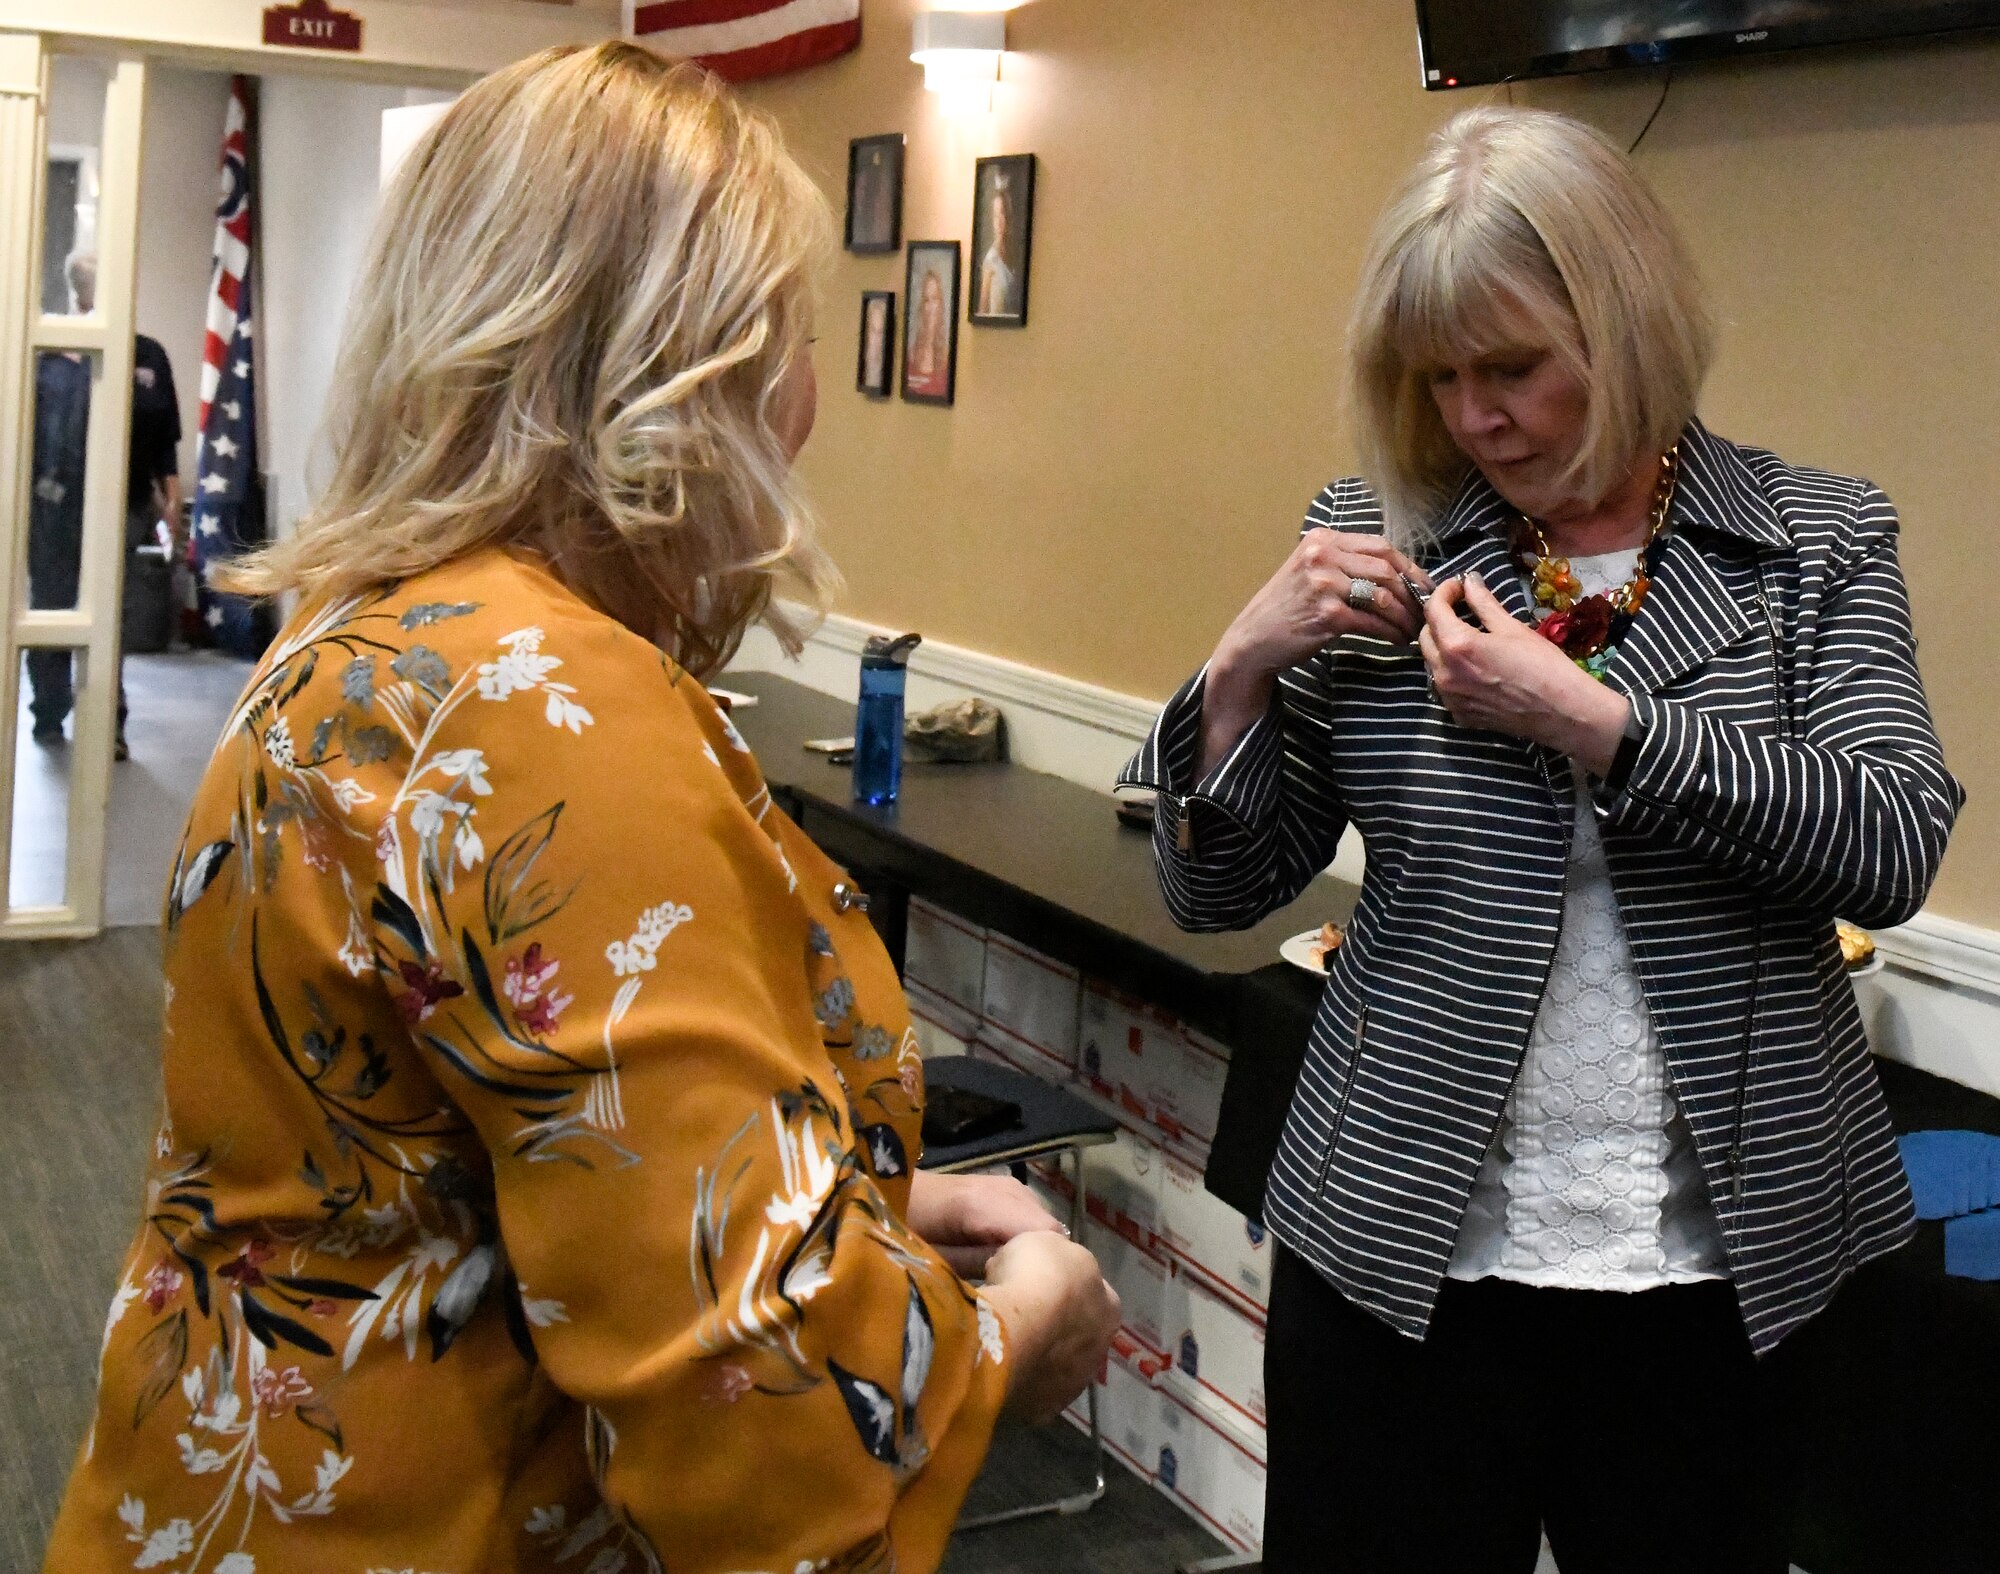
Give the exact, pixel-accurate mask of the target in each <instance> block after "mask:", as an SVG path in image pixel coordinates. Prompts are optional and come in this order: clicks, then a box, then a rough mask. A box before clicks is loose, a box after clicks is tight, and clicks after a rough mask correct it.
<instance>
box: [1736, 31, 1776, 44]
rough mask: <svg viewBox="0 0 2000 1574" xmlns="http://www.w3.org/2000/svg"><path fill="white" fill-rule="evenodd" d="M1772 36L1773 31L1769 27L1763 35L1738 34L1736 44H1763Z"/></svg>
mask: <svg viewBox="0 0 2000 1574" xmlns="http://www.w3.org/2000/svg"><path fill="white" fill-rule="evenodd" d="M1770 36H1771V30H1770V29H1769V28H1768V27H1767V28H1765V29H1764V30H1763V31H1762V32H1761V33H1738V34H1737V35H1736V42H1737V43H1739V44H1761V43H1762V42H1763V41H1764V40H1765V39H1767V38H1769V37H1770Z"/></svg>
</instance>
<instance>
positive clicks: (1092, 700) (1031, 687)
mask: <svg viewBox="0 0 2000 1574" xmlns="http://www.w3.org/2000/svg"><path fill="white" fill-rule="evenodd" d="M893 632H898V631H895V630H889V629H883V628H878V627H877V626H875V625H874V624H870V623H863V622H862V621H861V620H860V619H858V618H850V617H839V616H833V617H829V618H827V619H826V621H825V622H824V623H823V624H821V626H820V627H819V629H818V630H817V631H816V632H815V633H814V634H813V636H812V637H811V639H809V640H808V641H807V643H806V648H805V650H804V651H803V652H802V653H801V655H800V657H799V659H798V660H797V661H796V662H794V661H790V660H787V659H786V657H785V655H784V653H783V652H782V651H781V650H780V649H779V648H778V643H777V641H776V640H774V639H773V638H772V637H771V636H770V635H769V634H767V633H765V632H764V631H763V630H762V629H758V630H754V631H753V632H752V633H751V635H750V636H749V637H748V638H747V639H745V640H744V642H743V649H742V651H741V652H740V653H739V654H738V656H737V659H736V663H735V664H736V666H738V667H739V668H742V669H744V670H747V671H752V672H775V673H779V674H782V675H783V676H785V677H789V678H791V679H793V680H795V681H796V682H800V683H803V684H805V685H806V686H807V687H808V688H813V689H818V690H819V691H820V692H822V693H824V694H831V695H833V696H835V697H836V698H839V699H849V700H851V699H852V698H853V696H854V693H855V690H856V688H857V687H858V685H859V681H860V667H861V647H862V645H863V644H864V643H865V642H866V640H867V639H868V637H869V636H870V635H872V634H885V633H893ZM967 695H976V696H978V697H980V698H982V699H987V700H991V701H992V702H993V703H994V704H995V705H998V706H999V707H1000V709H1001V711H1002V712H1003V713H1004V714H1005V715H1006V718H1007V736H1008V742H1009V747H1010V750H1011V755H1012V758H1013V759H1014V760H1015V761H1016V762H1018V763H1019V764H1022V765H1025V766H1027V767H1028V768H1029V769H1030V770H1037V771H1046V772H1047V773H1048V774H1050V775H1052V776H1060V777H1062V778H1063V779H1064V780H1065V781H1072V782H1076V783H1078V784H1079V785H1081V786H1085V787H1089V788H1091V789H1093V790H1095V791H1098V792H1102V793H1107V794H1108V793H1109V792H1110V791H1111V782H1112V779H1113V778H1114V777H1115V776H1116V775H1117V774H1118V769H1119V767H1120V766H1122V765H1123V764H1124V763H1125V761H1126V760H1127V759H1129V758H1130V757H1131V755H1132V752H1133V751H1134V750H1135V749H1136V748H1137V747H1138V746H1139V743H1140V740H1141V739H1143V738H1144V737H1145V736H1146V733H1147V731H1148V730H1149V729H1150V728H1151V727H1152V725H1153V718H1154V717H1155V716H1156V715H1157V714H1158V712H1159V707H1158V705H1157V704H1155V703H1154V702H1152V701H1150V700H1142V699H1136V698H1134V697H1133V696H1131V695H1129V694H1120V693H1118V692H1117V691H1116V690H1113V689H1106V688H1100V687H1099V686H1098V685H1096V684H1094V683H1080V682H1078V681H1077V680H1076V679H1074V678H1065V677H1061V676H1059V675H1057V674H1055V673H1053V672H1043V671H1041V670H1040V669H1038V668H1035V667H1029V666H1024V665H1023V664H1022V663H1020V662H1016V661H1007V660H1005V659H1003V658H1001V657H998V656H988V655H985V654H983V653H981V652H979V651H976V650H968V649H966V648H964V647H963V646H959V645H946V644H941V643H938V642H934V641H929V640H926V641H925V642H924V643H923V644H922V645H920V646H919V647H918V648H917V651H916V654H915V656H914V657H913V658H912V659H911V662H910V687H909V705H910V707H911V708H912V709H913V710H921V709H923V708H925V707H927V706H931V705H937V704H940V703H942V702H944V701H945V700H953V699H963V698H964V697H966V696H967ZM1333 872H1334V873H1335V874H1337V875H1339V876H1341V877H1342V878H1344V879H1348V880H1354V881H1358V880H1359V879H1360V878H1361V847H1360V841H1359V838H1357V837H1356V836H1354V834H1353V833H1352V832H1350V833H1349V834H1348V836H1347V837H1346V838H1345V839H1344V840H1343V841H1342V843H1341V848H1340V852H1339V854H1338V856H1337V857H1336V858H1335V860H1334V864H1333ZM1875 940H1876V946H1877V948H1878V950H1879V951H1880V953H1881V955H1882V956H1883V958H1884V959H1885V960H1886V961H1887V963H1888V965H1887V966H1886V967H1885V968H1884V969H1883V970H1882V971H1881V972H1880V973H1879V974H1877V975H1875V976H1874V977H1872V978H1865V979H1861V980H1859V981H1858V982H1857V983H1856V985H1855V992H1856V994H1857V996H1858V997H1859V999H1860V1002H1861V1010H1862V1016H1863V1018H1864V1020H1865V1021H1866V1022H1867V1024H1868V1033H1869V1039H1870V1041H1871V1042H1872V1043H1873V1045H1874V1046H1875V1050H1876V1052H1877V1053H1878V1054H1881V1055H1885V1056H1887V1057H1888V1058H1890V1059H1892V1060H1899V1061H1902V1062H1904V1063H1905V1064H1907V1065H1911V1066H1916V1067H1918V1068H1919V1069H1921V1070H1924V1071H1930V1072H1934V1073H1936V1074H1937V1075H1939V1076H1943V1077H1949V1078H1951V1079H1952V1080H1953V1081H1955V1082H1963V1083H1965V1084H1967V1085H1968V1086H1971V1087H1975V1088H1978V1089H1980V1090H1981V1091H1983V1092H1986V1093H1991V1094H1994V1095H1995V1096H2000V931H1995V930H1992V929H1982V928H1979V927H1977V926H1976V925H1973V924H1966V923H1960V922H1958V921H1957V920H1955V919H1950V918H1936V917H1932V916H1931V915H1930V914H1927V913H1923V914H1919V915H1918V916H1917V917H1916V918H1914V919H1913V920H1911V921H1910V922H1909V923H1907V924H1903V925H1901V926H1900V927H1898V928H1895V929H1890V930H1885V931H1883V932H1881V933H1879V934H1877V935H1876V937H1875Z"/></svg>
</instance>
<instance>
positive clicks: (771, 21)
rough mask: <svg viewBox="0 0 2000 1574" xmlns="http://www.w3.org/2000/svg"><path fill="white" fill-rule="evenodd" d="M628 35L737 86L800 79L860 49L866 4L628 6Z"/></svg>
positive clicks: (704, 1)
mask: <svg viewBox="0 0 2000 1574" xmlns="http://www.w3.org/2000/svg"><path fill="white" fill-rule="evenodd" d="M625 31H626V33H627V35H628V36H630V37H632V38H637V39H642V40H643V41H644V42H645V43H647V44H648V45H650V46H651V47H653V48H655V49H658V50H660V51H662V52H663V53H666V54H670V55H685V56H687V57H688V58H690V59H692V60H697V61H699V62H700V63H701V64H702V65H705V66H707V67H708V68H709V70H711V71H713V72H714V73H715V74H716V75H717V76H720V77H725V78H727V79H728V80H729V81H731V82H748V81H750V80H752V79H753V78H755V77H772V76H778V75H779V74H781V73H783V72H786V71H799V70H803V69H804V68H805V67H807V66H816V65H818V64H820V63H821V62H822V61H826V60H832V59H834V58H836V57H837V56H840V55H844V54H846V53H847V52H848V51H849V50H850V49H853V48H854V47H855V46H856V45H858V44H859V43H860V42H861V0H625Z"/></svg>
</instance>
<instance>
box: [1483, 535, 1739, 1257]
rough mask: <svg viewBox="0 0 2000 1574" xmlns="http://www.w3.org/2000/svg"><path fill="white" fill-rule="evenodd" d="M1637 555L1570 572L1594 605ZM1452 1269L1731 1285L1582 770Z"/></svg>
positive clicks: (1583, 561)
mask: <svg viewBox="0 0 2000 1574" xmlns="http://www.w3.org/2000/svg"><path fill="white" fill-rule="evenodd" d="M1637 555H1638V554H1637V553H1636V551H1632V552H1612V553H1606V554H1604V555H1602V556H1600V557H1587V558H1573V559H1571V567H1572V568H1574V569H1575V571H1576V574H1577V577H1578V578H1579V579H1580V580H1582V582H1583V588H1584V592H1585V593H1586V594H1592V593H1595V592H1597V591H1600V590H1606V589H1609V588H1610V587H1612V586H1614V585H1619V584H1622V583H1624V581H1625V580H1626V578H1627V577H1629V576H1630V574H1631V572H1632V569H1633V565H1634V562H1635V560H1636V558H1637ZM1447 1272H1448V1273H1449V1274H1450V1276H1451V1277H1452V1278H1454V1279H1483V1278H1501V1279H1514V1280H1518V1281H1520V1282H1522V1283H1527V1284H1540V1285H1553V1286H1559V1287H1563V1288H1568V1289H1595V1290H1644V1289H1650V1288H1653V1287H1654V1286H1657V1285H1662V1284H1684V1283H1688V1282H1691V1281H1693V1280H1697V1279H1721V1278H1727V1277H1728V1266H1727V1259H1726V1257H1725V1255H1724V1252H1723V1246H1722V1231H1721V1229H1720V1227H1719V1226H1718V1225H1717V1223H1716V1218H1715V1211H1714V1209H1713V1207H1712V1206H1711V1205H1710V1203H1709V1199H1708V1188H1707V1183H1706V1181H1705V1180H1704V1179H1703V1176H1702V1173H1701V1166H1700V1163H1699V1161H1698V1159H1697V1158H1696V1156H1695V1149H1694V1136H1693V1134H1692V1133H1691V1132H1690V1131H1689V1130H1688V1127H1687V1122H1686V1121H1685V1120H1683V1119H1682V1118H1681V1115H1680V1112H1679V1109H1678V1107H1677V1106H1676V1104H1675V1103H1674V1098H1673V1092H1672V1089H1671V1088H1670V1087H1669V1085H1668V1076H1667V1063H1666V1056H1665V1053H1664V1052H1663V1051H1662V1049H1661V1047H1660V1042H1659V1038H1658V1036H1657V1035H1656V1034H1655V1033H1654V1031H1653V1025H1652V1021H1651V1019H1650V1018H1649V1017H1648V1015H1647V1012H1646V1001H1645V996H1644V993H1643V992H1642V991H1641V989H1640V985H1639V975H1638V972H1637V970H1636V969H1635V967H1634V965H1633V961H1632V953H1631V950H1630V948H1629V947H1628V945H1627V944H1626V940H1625V924H1624V920H1623V918H1622V916H1621V915H1620V913H1619V910H1618V897H1617V893H1616V892H1615V891H1614V890H1613V889H1612V885H1611V870H1610V867H1609V865H1608V864H1607V863H1606V861H1605V857H1604V843H1603V840H1602V839H1601V838H1600V837H1599V835H1598V831H1597V817H1596V815H1595V814H1594V813H1593V812H1592V810H1591V806H1590V797H1589V792H1588V790H1587V786H1586V784H1585V782H1584V779H1583V775H1582V772H1581V771H1578V772H1577V791H1576V825H1575V830H1574V834H1573V836H1572V838H1571V843H1570V855H1569V883H1568V888H1567V894H1566V897H1565V900H1564V904H1563V918H1562V930H1561V933H1560V935H1559V936H1558V938H1557V941H1556V951H1555V957H1554V960H1553V962H1552V963H1551V965H1550V968H1549V979H1548V987H1547V989H1546V991H1545V992H1544V994H1543V996H1542V1005H1541V1010H1540V1011H1539V1013H1538V1014H1537V1015H1536V1018H1535V1025H1534V1029H1533V1031H1532V1032H1531V1034H1530V1035H1529V1040H1528V1048H1527V1053H1526V1055H1525V1056H1524V1057H1523V1059H1522V1062H1521V1069H1520V1072H1519V1074H1518V1075H1517V1076H1516V1077H1515V1079H1514V1086H1513V1089H1512V1091H1511V1092H1510V1093H1509V1094H1508V1096H1507V1104H1506V1107H1505V1109H1504V1110H1503V1111H1502V1114H1501V1117H1500V1126H1499V1129H1498V1130H1497V1131H1496V1132H1495V1133H1494V1137H1493V1144H1492V1146H1491V1147H1490V1148H1489V1149H1488V1150H1487V1153H1486V1158H1485V1161H1484V1163H1482V1164H1481V1166H1480V1169H1479V1175H1478V1178H1477V1179H1476V1180H1475V1181H1474V1183H1473V1190H1472V1200H1471V1202H1470V1204H1469V1205H1468V1207H1467V1209H1466V1213H1465V1218H1464V1221H1463V1223H1462V1224H1461V1225H1460V1226H1459V1234H1458V1242H1457V1246H1456V1249H1455V1250H1454V1251H1453V1253H1452V1258H1451V1263H1450V1266H1449V1268H1448V1269H1447Z"/></svg>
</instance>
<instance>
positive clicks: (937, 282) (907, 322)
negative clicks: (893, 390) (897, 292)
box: [903, 240, 958, 404]
mask: <svg viewBox="0 0 2000 1574" xmlns="http://www.w3.org/2000/svg"><path fill="white" fill-rule="evenodd" d="M903 303H904V304H903V397H904V398H905V399H907V400H909V401H910V402H911V403H912V404H950V403H951V400H952V392H953V390H954V389H955V388H956V386H957V381H958V242H957V241H955V240H913V241H911V242H910V261H909V267H908V269H907V271H906V273H905V275H904V281H903Z"/></svg>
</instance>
